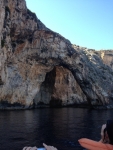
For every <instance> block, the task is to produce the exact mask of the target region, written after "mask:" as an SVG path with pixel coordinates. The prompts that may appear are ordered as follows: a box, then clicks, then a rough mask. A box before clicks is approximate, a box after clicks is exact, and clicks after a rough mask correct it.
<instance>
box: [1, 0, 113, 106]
mask: <svg viewBox="0 0 113 150" xmlns="http://www.w3.org/2000/svg"><path fill="white" fill-rule="evenodd" d="M0 41H1V44H0V47H1V48H0V102H1V103H0V105H1V108H3V109H5V108H7V109H8V108H12V107H15V108H22V109H24V108H32V107H35V106H38V105H39V104H49V105H51V106H55V105H58V106H59V105H61V106H66V105H70V104H87V105H90V106H92V105H93V106H97V105H99V106H102V105H104V106H107V107H109V108H111V107H112V106H113V105H112V99H113V95H112V91H113V71H112V69H111V68H110V67H109V66H107V65H105V64H104V62H103V60H102V57H100V54H99V53H98V52H96V51H95V50H89V49H86V48H83V47H79V46H76V45H72V44H71V43H70V41H68V40H67V39H65V38H64V37H62V36H61V35H60V34H58V33H56V32H53V31H51V30H50V29H48V28H47V27H46V26H45V25H44V24H43V23H42V22H41V21H40V20H39V19H38V18H37V17H36V15H35V14H34V13H32V12H31V11H30V10H28V9H27V7H26V3H25V1H24V0H0Z"/></svg>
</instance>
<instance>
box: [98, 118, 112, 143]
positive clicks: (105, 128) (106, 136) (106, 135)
mask: <svg viewBox="0 0 113 150" xmlns="http://www.w3.org/2000/svg"><path fill="white" fill-rule="evenodd" d="M101 136H102V141H103V142H104V143H109V144H112V145H113V120H107V123H106V124H103V125H102V128H101Z"/></svg>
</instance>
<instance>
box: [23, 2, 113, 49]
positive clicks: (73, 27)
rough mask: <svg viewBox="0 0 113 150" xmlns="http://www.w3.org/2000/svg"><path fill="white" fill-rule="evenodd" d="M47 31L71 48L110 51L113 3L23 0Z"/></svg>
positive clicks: (112, 33) (112, 34) (112, 41)
mask: <svg viewBox="0 0 113 150" xmlns="http://www.w3.org/2000/svg"><path fill="white" fill-rule="evenodd" d="M26 4H27V7H28V9H30V10H31V11H32V12H34V13H36V15H37V18H38V19H40V21H41V22H43V23H44V24H45V25H46V27H47V28H49V29H51V30H53V31H55V32H57V33H59V34H61V35H62V36H64V37H65V38H66V39H68V40H69V41H70V42H71V43H72V44H76V45H79V46H82V47H87V48H89V49H96V50H102V49H113V0H26Z"/></svg>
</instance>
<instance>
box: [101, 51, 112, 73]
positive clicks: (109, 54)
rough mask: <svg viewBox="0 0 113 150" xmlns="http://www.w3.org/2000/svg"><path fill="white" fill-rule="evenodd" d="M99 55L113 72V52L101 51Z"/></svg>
mask: <svg viewBox="0 0 113 150" xmlns="http://www.w3.org/2000/svg"><path fill="white" fill-rule="evenodd" d="M99 55H100V57H101V58H102V60H103V63H104V64H106V65H108V66H109V67H111V69H112V70H113V50H106V51H105V50H103V51H100V52H99Z"/></svg>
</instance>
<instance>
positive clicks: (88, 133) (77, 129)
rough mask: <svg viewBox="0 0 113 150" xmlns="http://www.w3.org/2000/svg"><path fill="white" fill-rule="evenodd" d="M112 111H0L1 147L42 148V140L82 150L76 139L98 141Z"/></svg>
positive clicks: (64, 109)
mask: <svg viewBox="0 0 113 150" xmlns="http://www.w3.org/2000/svg"><path fill="white" fill-rule="evenodd" d="M112 114H113V110H88V109H83V108H43V109H35V110H25V111H20V110H18V111H0V139H1V140H0V149H1V150H6V149H9V150H21V149H22V148H23V147H24V146H34V145H36V146H37V147H42V143H43V142H45V143H46V144H49V145H54V146H55V147H57V148H58V149H61V150H68V149H71V150H74V149H76V150H83V148H81V147H80V145H79V143H78V139H80V138H82V137H86V138H90V139H93V140H97V141H98V140H99V139H100V129H101V125H102V124H103V123H105V122H106V120H107V119H111V118H112Z"/></svg>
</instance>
